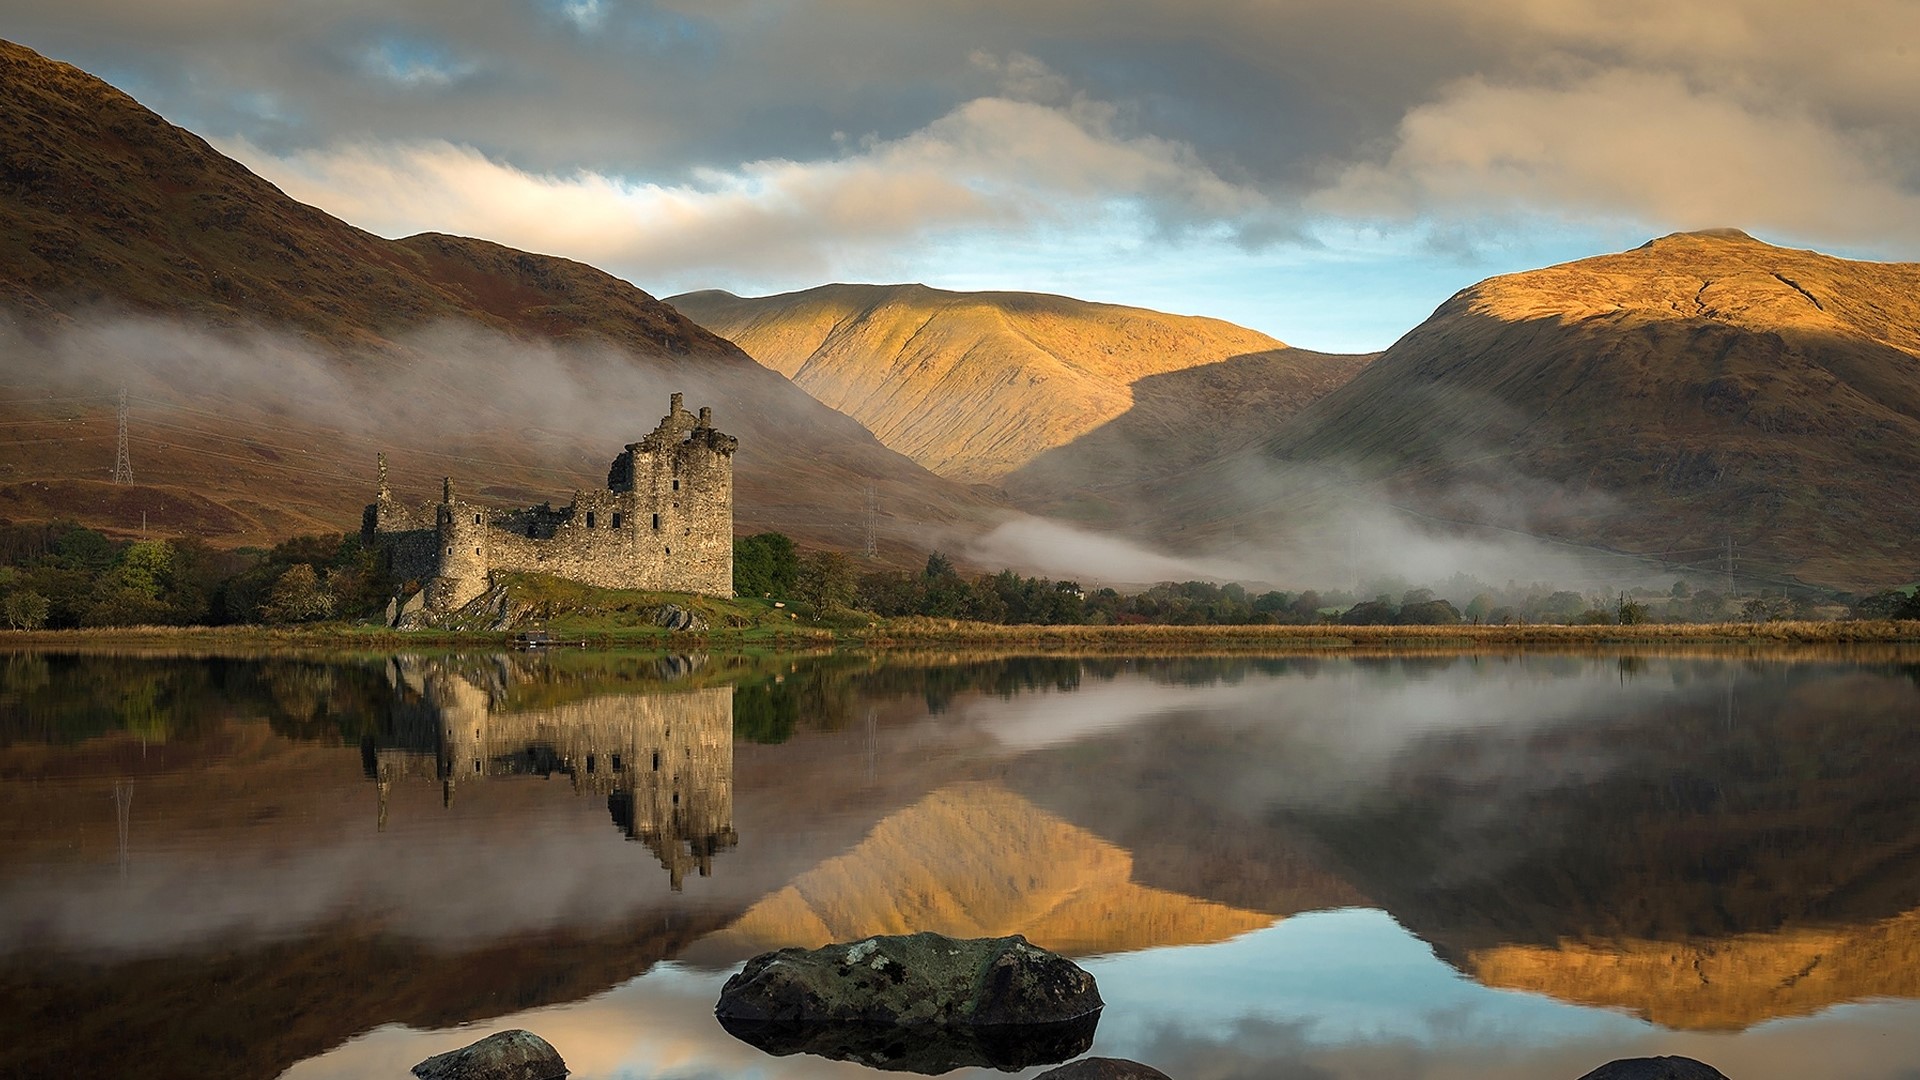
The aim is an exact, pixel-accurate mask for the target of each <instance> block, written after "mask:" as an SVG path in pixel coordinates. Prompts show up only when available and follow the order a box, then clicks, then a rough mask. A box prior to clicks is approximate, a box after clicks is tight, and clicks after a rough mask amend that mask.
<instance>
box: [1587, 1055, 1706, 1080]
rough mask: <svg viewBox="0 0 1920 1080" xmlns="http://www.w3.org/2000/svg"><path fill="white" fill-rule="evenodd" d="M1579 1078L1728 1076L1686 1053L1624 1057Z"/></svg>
mask: <svg viewBox="0 0 1920 1080" xmlns="http://www.w3.org/2000/svg"><path fill="white" fill-rule="evenodd" d="M1580 1080H1727V1077H1726V1075H1725V1074H1723V1073H1722V1072H1721V1071H1720V1070H1719V1069H1716V1068H1714V1067H1713V1066H1711V1065H1708V1064H1707V1063H1706V1062H1704V1061H1695V1060H1693V1059H1692V1058H1687V1057H1644V1058H1621V1059H1620V1060H1618V1061H1609V1062H1607V1063H1606V1064H1605V1065H1602V1066H1600V1067H1599V1068H1597V1069H1595V1070H1593V1071H1592V1072H1590V1073H1588V1074H1587V1075H1585V1076H1583V1077H1581V1078H1580Z"/></svg>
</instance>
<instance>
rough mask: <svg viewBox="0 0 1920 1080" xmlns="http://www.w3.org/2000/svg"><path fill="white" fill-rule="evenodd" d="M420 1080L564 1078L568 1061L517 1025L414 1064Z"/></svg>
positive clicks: (545, 1079) (543, 1041)
mask: <svg viewBox="0 0 1920 1080" xmlns="http://www.w3.org/2000/svg"><path fill="white" fill-rule="evenodd" d="M413 1075H415V1076H417V1077H419V1078H420V1080H561V1078H562V1077H564V1076H566V1075H567V1063H566V1062H565V1061H562V1060H561V1058H560V1052H559V1051H557V1050H555V1049H554V1048H553V1047H552V1046H551V1045H549V1044H548V1042H547V1040H545V1039H543V1038H541V1037H540V1036H538V1035H535V1034H534V1033H533V1032H531V1031H524V1030H521V1029H518V1028H516V1029H514V1030H512V1031H502V1032H500V1033H499V1034H497V1035H489V1036H487V1037H486V1038H484V1039H481V1040H480V1041H479V1042H477V1043H473V1044H471V1045H468V1046H463V1047H461V1048H460V1049H458V1050H449V1051H447V1052H446V1053H444V1054H435V1055H434V1056H433V1057H430V1058H428V1059H427V1060H425V1061H423V1062H421V1063H420V1064H418V1065H415V1066H414V1067H413Z"/></svg>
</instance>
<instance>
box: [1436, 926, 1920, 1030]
mask: <svg viewBox="0 0 1920 1080" xmlns="http://www.w3.org/2000/svg"><path fill="white" fill-rule="evenodd" d="M1462 966H1463V967H1464V968H1465V969H1466V970H1467V972H1468V973H1469V974H1471V975H1472V976H1473V977H1474V978H1475V979H1478V980H1479V981H1481V982H1483V983H1485V984H1486V985H1488V986H1497V987H1502V988H1505V989H1510V990H1530V991H1533V992H1535V993H1541V994H1551V995H1552V996H1554V997H1557V998H1561V999H1563V1000H1566V1001H1572V1002H1577V1003H1579V1004H1582V1005H1600V1006H1605V1007H1610V1008H1624V1009H1629V1010H1632V1011H1633V1012H1635V1013H1638V1014H1639V1015H1640V1016H1642V1017H1644V1018H1645V1019H1648V1020H1651V1021H1653V1022H1654V1023H1656V1024H1659V1025H1661V1026H1662V1027H1670V1028H1686V1029H1693V1030H1729V1031H1737V1030H1740V1029H1742V1028H1746V1027H1750V1026H1752V1025H1754V1024H1757V1023H1760V1022H1761V1021H1763V1020H1771V1019H1774V1018H1775V1017H1781V1016H1807V1015H1811V1014H1813V1013H1816V1012H1819V1011H1820V1010H1822V1009H1825V1008H1827V1007H1828V1006H1830V1005H1834V1004H1837V1003H1839V1002H1844V1001H1859V1000H1862V999H1865V998H1876V997H1904V998H1920V911H1909V912H1906V913H1905V914H1902V915H1897V916H1895V917H1894V918H1891V919H1886V920H1883V921H1881V922H1877V923H1872V924H1870V925H1867V926H1847V927H1797V928H1793V929H1787V930H1782V931H1779V932H1778V933H1773V934H1742V935H1739V936H1736V937H1731V938H1723V939H1719V940H1704V941H1690V942H1670V941H1644V940H1631V939H1611V940H1598V941H1564V942H1561V943H1559V944H1557V945H1555V946H1553V947H1544V946H1536V945H1501V946H1496V947H1494V948H1489V949H1476V950H1474V951H1473V952H1470V953H1468V954H1467V955H1466V957H1465V958H1464V960H1463V964H1462Z"/></svg>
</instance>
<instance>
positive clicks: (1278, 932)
mask: <svg viewBox="0 0 1920 1080" xmlns="http://www.w3.org/2000/svg"><path fill="white" fill-rule="evenodd" d="M1087 966H1088V967H1089V969H1090V970H1092V971H1093V972H1094V973H1095V976H1096V977H1097V978H1098V979H1099V980H1100V989H1101V994H1102V996H1103V997H1105V998H1106V1000H1107V1002H1108V1004H1107V1008H1106V1011H1105V1014H1104V1015H1103V1017H1102V1019H1101V1025H1100V1032H1099V1035H1098V1037H1097V1038H1096V1040H1095V1043H1094V1047H1093V1050H1092V1052H1093V1053H1095V1054H1106V1055H1113V1056H1123V1057H1131V1058H1135V1059H1137V1060H1141V1061H1145V1062H1148V1063H1149V1064H1152V1065H1154V1066H1156V1067H1158V1068H1160V1069H1162V1070H1164V1071H1166V1072H1167V1073H1168V1075H1170V1076H1173V1077H1176V1078H1178V1080H1238V1078H1243V1077H1263V1078H1264V1077H1289V1078H1294V1080H1376V1078H1380V1077H1395V1078H1407V1080H1415V1078H1418V1080H1468V1078H1473V1080H1555V1078H1562V1080H1573V1078H1574V1077H1578V1076H1581V1075H1583V1074H1585V1073H1586V1072H1587V1071H1588V1070H1590V1069H1592V1068H1594V1067H1595V1066H1597V1065H1599V1064H1601V1063H1602V1062H1605V1061H1607V1060H1610V1059H1612V1058H1617V1057H1632V1056H1638V1055H1646V1054H1684V1055H1687V1056H1690V1057H1696V1058H1699V1059H1701V1060H1703V1061H1707V1062H1709V1063H1711V1064H1713V1065H1715V1066H1717V1067H1718V1068H1720V1069H1721V1070H1722V1071H1724V1072H1726V1073H1727V1074H1728V1075H1729V1076H1734V1077H1738V1078H1740V1080H1769V1078H1778V1080H1786V1078H1788V1077H1792V1078H1795V1080H1798V1078H1800V1077H1805V1076H1822V1077H1832V1078H1835V1080H1912V1077H1913V1073H1912V1069H1911V1064H1910V1063H1911V1062H1913V1061H1916V1060H1920V1003H1913V1002H1902V1003H1887V1004H1874V1005H1861V1006H1848V1007H1843V1008H1839V1009H1834V1010H1830V1011H1829V1012H1827V1013H1824V1014H1822V1015H1821V1016H1818V1017H1813V1018H1810V1019H1805V1020H1791V1021H1777V1022H1774V1023H1770V1024H1764V1025H1761V1026H1760V1027H1757V1028H1754V1029H1751V1030H1750V1031H1747V1032H1744V1033H1740V1034H1699V1033H1670V1032H1663V1031H1660V1030H1659V1029H1657V1028H1654V1027H1652V1026H1650V1025H1646V1024H1643V1023H1640V1022H1639V1021H1636V1020H1634V1019H1632V1018H1631V1017H1627V1016H1623V1015H1621V1014H1618V1013H1612V1012H1607V1011H1604V1010H1598V1009H1588V1008H1582V1007H1578V1006H1572V1005H1565V1004H1561V1003H1559V1002H1556V1001H1553V1000H1550V999H1547V998H1541V997H1535V996H1533V995H1528V994H1519V993H1512V992H1503V991H1495V990H1488V989H1486V988H1484V987H1481V986H1479V985H1477V984H1475V983H1472V982H1469V981H1467V980H1464V979H1461V978H1459V977H1458V976H1456V975H1455V974H1454V973H1453V972H1452V971H1451V970H1450V969H1448V968H1446V967H1445V966H1444V965H1443V964H1441V962H1440V961H1438V960H1437V959H1435V958H1434V957H1433V955H1432V954H1431V952H1430V951H1429V950H1427V948H1426V947H1425V946H1424V945H1423V944H1421V943H1420V942H1419V941H1418V940H1417V939H1414V938H1413V937H1411V936H1410V935H1408V934H1407V933H1406V932H1405V931H1403V930H1401V929H1400V928H1399V927H1397V926H1395V925H1394V923H1393V922H1392V920H1391V919H1389V918H1388V917H1387V916H1386V915H1384V914H1383V913H1380V912H1375V911H1359V910H1353V911H1342V912H1330V913H1325V914H1320V915H1308V916H1301V917H1299V918H1296V919H1292V920H1288V921H1287V922H1285V923H1281V924H1279V925H1277V926H1275V927H1273V928H1271V929H1268V930H1263V931H1259V932H1257V933H1253V934H1249V935H1246V936H1245V937H1241V938H1238V939H1235V940H1233V941H1230V942H1224V943H1220V944H1215V945H1203V946H1191V947H1185V948H1174V949H1156V950H1150V951H1147V952H1141V953H1131V954H1127V955H1124V956H1115V957H1108V958H1105V959H1101V960H1096V961H1091V962H1089V963H1088V965H1087ZM725 978H726V975H725V974H724V973H718V974H704V973H700V972H696V971H691V970H688V969H685V968H681V967H679V966H677V965H673V964H664V965H661V966H660V967H658V968H656V969H655V970H654V971H652V972H650V973H648V974H647V975H645V976H643V977H641V978H638V979H635V980H633V981H631V982H629V983H627V984H626V985H624V986H621V987H619V988H617V989H615V990H612V991H609V992H608V993H606V994H603V995H601V996H599V997H597V998H594V999H592V1000H590V1001H585V1002H580V1003H577V1004H572V1005H564V1006H558V1007H554V1008H547V1009H540V1010H535V1011H532V1012H527V1013H521V1014H518V1015H516V1016H510V1017H504V1018H501V1019H500V1020H498V1021H494V1022H491V1023H488V1024H486V1025H481V1026H475V1027H472V1028H467V1029H461V1030H455V1031H445V1032H414V1031H408V1030H405V1029H399V1028H382V1029H379V1030H377V1031H373V1032H370V1033H368V1034H366V1035H364V1036H361V1037H359V1038H357V1039H354V1040H352V1041H351V1042H348V1043H346V1044H345V1045H343V1046H340V1047H338V1048H337V1049H335V1050H334V1051H332V1052H330V1053H328V1054H325V1055H323V1056H321V1057H318V1058H314V1059H311V1060H309V1061H306V1062H302V1063H301V1064H299V1065H297V1066H295V1067H294V1068H293V1069H291V1070H290V1071H289V1072H288V1073H287V1074H286V1078H285V1080H347V1078H349V1077H354V1078H357V1077H362V1076H404V1075H406V1070H407V1069H408V1068H410V1067H411V1066H412V1065H413V1064H414V1063H415V1062H417V1061H419V1060H421V1059H422V1058H424V1057H426V1056H428V1055H429V1054H433V1053H438V1052H440V1051H442V1050H447V1049H452V1048H454V1047H456V1046H461V1045H464V1044H466V1043H468V1042H471V1041H473V1040H474V1039H478V1038H480V1037H482V1036H483V1035H486V1034H488V1033H490V1032H493V1031H500V1030H506V1029H508V1028H513V1027H525V1028H528V1029H531V1030H533V1031H535V1032H538V1033H539V1034H541V1035H542V1036H543V1037H545V1038H547V1039H548V1040H549V1041H551V1042H552V1043H553V1044H554V1045H555V1047H557V1048H558V1049H559V1050H560V1052H561V1054H562V1055H563V1056H565V1057H566V1059H567V1062H568V1064H569V1065H570V1066H572V1067H573V1070H574V1073H573V1075H574V1078H575V1080H616V1078H618V1080H668V1078H671V1080H693V1078H696V1077H709V1076H712V1077H719V1076H726V1077H762V1078H767V1080H815V1078H829V1077H856V1076H866V1077H871V1076H873V1075H874V1074H873V1073H872V1072H870V1071H868V1070H865V1069H862V1068H860V1067H859V1066H855V1065H851V1064H846V1063H840V1062H830V1061H823V1060H820V1059H817V1058H809V1057H790V1058H771V1057H766V1056H764V1055H761V1054H759V1053H758V1052H757V1051H755V1050H753V1049H752V1048H751V1047H748V1046H746V1045H745V1044H742V1043H739V1042H737V1041H735V1040H734V1039H732V1038H731V1037H730V1036H728V1035H727V1034H726V1033H725V1032H724V1031H722V1030H721V1028H720V1026H719V1024H718V1023H717V1022H716V1021H715V1020H714V1019H713V1003H714V1001H715V1000H716V999H717V998H718V997H719V993H720V986H721V984H722V983H723V982H724V981H725ZM1039 1071H1041V1070H1039V1069H1032V1070H1028V1073H1027V1075H1032V1074H1033V1073H1037V1072H1039ZM948 1075H950V1076H955V1077H964V1078H970V1080H978V1078H985V1077H993V1076H1004V1075H1005V1074H1001V1073H994V1072H989V1071H985V1070H964V1071H961V1072H956V1073H950V1074H948Z"/></svg>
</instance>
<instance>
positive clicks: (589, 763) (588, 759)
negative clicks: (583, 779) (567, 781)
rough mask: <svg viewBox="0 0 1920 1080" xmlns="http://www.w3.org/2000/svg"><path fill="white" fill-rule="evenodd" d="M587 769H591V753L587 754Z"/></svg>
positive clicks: (590, 770)
mask: <svg viewBox="0 0 1920 1080" xmlns="http://www.w3.org/2000/svg"><path fill="white" fill-rule="evenodd" d="M587 771H588V772H589V773H591V772H592V771H593V755H592V754H588V755H587Z"/></svg>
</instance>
